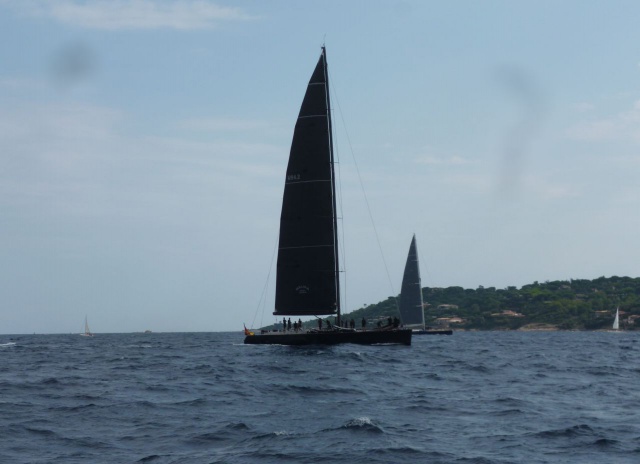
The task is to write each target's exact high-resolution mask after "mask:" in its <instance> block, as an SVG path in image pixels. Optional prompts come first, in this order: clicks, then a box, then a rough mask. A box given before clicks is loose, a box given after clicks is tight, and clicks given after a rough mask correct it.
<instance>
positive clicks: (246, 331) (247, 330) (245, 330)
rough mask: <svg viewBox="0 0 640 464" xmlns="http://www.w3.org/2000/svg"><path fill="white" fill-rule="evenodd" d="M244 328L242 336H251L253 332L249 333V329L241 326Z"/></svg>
mask: <svg viewBox="0 0 640 464" xmlns="http://www.w3.org/2000/svg"><path fill="white" fill-rule="evenodd" d="M242 325H243V326H244V334H245V335H253V332H251V331H250V330H249V329H247V326H246V325H244V324H242Z"/></svg>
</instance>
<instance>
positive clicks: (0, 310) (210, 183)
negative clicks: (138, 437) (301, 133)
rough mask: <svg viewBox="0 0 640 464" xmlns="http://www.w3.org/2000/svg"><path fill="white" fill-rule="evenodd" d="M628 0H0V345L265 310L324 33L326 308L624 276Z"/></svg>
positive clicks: (631, 200) (634, 154)
mask: <svg viewBox="0 0 640 464" xmlns="http://www.w3.org/2000/svg"><path fill="white" fill-rule="evenodd" d="M639 17H640V3H638V2H635V1H612V2H604V1H588V0H575V1H573V0H564V1H562V2H558V1H555V0H554V1H547V0H535V1H527V0H522V1H517V2H513V1H498V0H488V1H485V2H474V1H461V0H454V1H447V2H444V1H420V0H416V1H410V0H406V1H405V0H397V1H396V0H388V1H383V0H372V1H349V0H347V1H345V0H335V1H333V0H329V1H323V2H311V1H294V0H286V1H285V0H273V1H269V2H264V1H259V0H255V1H224V0H215V1H208V0H182V1H172V0H164V1H153V0H112V1H106V0H86V1H79V0H60V1H55V0H52V1H44V0H0V333H4V334H21V333H75V332H79V331H80V330H81V329H82V328H83V324H84V318H85V316H87V317H88V320H89V324H90V326H91V329H92V330H93V331H94V332H97V333H100V332H103V333H108V332H136V331H144V330H152V331H157V332H181V331H233V330H241V329H242V325H243V324H246V325H247V326H248V327H259V326H261V325H266V324H270V323H272V322H274V321H275V317H274V316H273V315H272V311H273V305H274V295H273V287H274V285H275V258H274V249H275V247H276V244H277V237H278V226H279V216H280V207H281V202H282V192H283V186H284V175H285V169H286V164H287V159H288V154H289V149H290V144H291V136H292V134H293V127H294V125H295V119H296V117H297V114H298V111H299V109H300V103H301V101H302V97H303V95H304V92H305V90H306V85H307V82H308V80H309V78H310V76H311V72H312V71H313V68H314V66H315V64H316V62H317V60H318V56H319V54H320V49H321V46H322V45H323V44H325V45H326V47H327V57H328V63H329V73H330V81H331V85H332V90H331V91H332V104H333V108H334V113H333V120H334V127H335V133H334V142H335V145H336V153H337V157H338V158H339V176H340V181H341V182H340V192H341V204H342V212H341V216H342V217H341V220H340V223H339V226H340V230H341V232H340V233H341V237H342V238H343V241H342V244H343V249H344V256H345V259H344V271H345V272H344V273H343V277H344V283H343V287H344V289H345V292H344V295H343V308H344V309H343V311H345V312H349V311H352V310H355V309H358V308H359V307H361V306H362V305H363V304H372V303H376V302H379V301H381V300H384V299H386V298H387V297H389V296H392V295H396V294H397V293H398V292H399V291H400V290H399V289H400V284H401V279H402V273H403V268H404V264H405V260H406V255H407V252H408V248H409V244H410V241H411V237H412V235H413V234H414V233H415V234H416V237H417V242H418V248H419V256H420V265H421V271H422V284H423V286H429V287H449V286H462V287H464V288H477V287H479V286H484V287H496V288H506V287H508V286H516V287H521V286H522V285H526V284H529V283H533V282H534V281H539V282H544V281H547V280H549V281H551V280H569V279H594V278H598V277H601V276H606V277H610V276H630V277H638V276H640V247H639V246H638V230H639V229H640V213H639V211H640V181H639V180H638V179H639V174H640V32H639V31H640V28H638V26H637V18H639Z"/></svg>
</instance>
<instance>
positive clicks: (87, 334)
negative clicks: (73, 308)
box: [80, 316, 93, 337]
mask: <svg viewBox="0 0 640 464" xmlns="http://www.w3.org/2000/svg"><path fill="white" fill-rule="evenodd" d="M80 335H81V336H82V337H93V334H92V333H91V330H90V329H89V322H87V316H85V317H84V332H82V333H81V334H80Z"/></svg>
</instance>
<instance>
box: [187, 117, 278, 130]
mask: <svg viewBox="0 0 640 464" xmlns="http://www.w3.org/2000/svg"><path fill="white" fill-rule="evenodd" d="M178 126H179V127H180V128H182V129H187V130H193V131H205V132H244V131H254V130H262V129H267V128H269V127H270V126H271V125H270V124H269V123H267V122H266V121H256V120H246V119H225V118H204V119H187V120H184V121H182V122H180V123H179V124H178Z"/></svg>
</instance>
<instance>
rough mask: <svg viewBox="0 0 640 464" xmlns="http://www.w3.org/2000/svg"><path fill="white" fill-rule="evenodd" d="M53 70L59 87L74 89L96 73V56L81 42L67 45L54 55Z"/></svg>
mask: <svg viewBox="0 0 640 464" xmlns="http://www.w3.org/2000/svg"><path fill="white" fill-rule="evenodd" d="M51 69H52V73H53V79H54V81H55V83H56V84H57V85H59V86H61V87H64V88H68V87H72V86H75V85H78V84H80V83H82V81H84V80H86V79H88V78H89V77H90V76H91V74H92V73H93V72H94V70H95V55H94V53H93V52H92V50H91V49H90V48H89V47H88V46H86V45H85V44H83V43H81V42H75V43H71V44H67V45H65V46H64V47H63V48H62V49H60V51H59V52H57V53H56V54H55V55H54V57H53V60H52V65H51Z"/></svg>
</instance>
